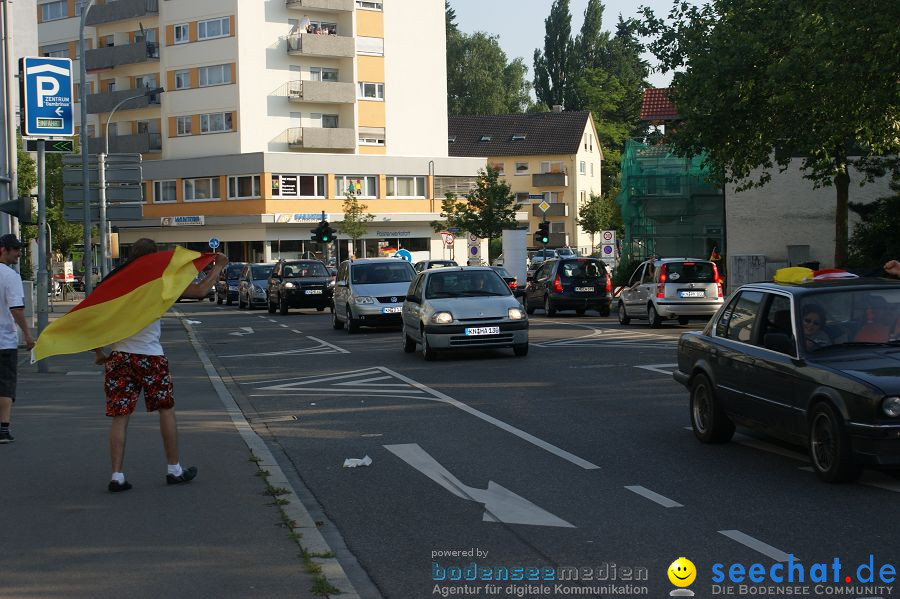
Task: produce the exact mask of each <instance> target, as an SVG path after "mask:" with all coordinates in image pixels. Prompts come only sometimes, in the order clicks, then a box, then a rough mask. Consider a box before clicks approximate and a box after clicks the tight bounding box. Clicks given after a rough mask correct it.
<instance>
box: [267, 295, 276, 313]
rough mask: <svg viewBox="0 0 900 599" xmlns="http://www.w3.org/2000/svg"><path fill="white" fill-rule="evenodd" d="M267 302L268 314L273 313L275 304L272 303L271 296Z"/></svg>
mask: <svg viewBox="0 0 900 599" xmlns="http://www.w3.org/2000/svg"><path fill="white" fill-rule="evenodd" d="M267 304H268V306H269V314H275V304H273V303H272V300H271V298H270V299H269V301H268V302H267Z"/></svg>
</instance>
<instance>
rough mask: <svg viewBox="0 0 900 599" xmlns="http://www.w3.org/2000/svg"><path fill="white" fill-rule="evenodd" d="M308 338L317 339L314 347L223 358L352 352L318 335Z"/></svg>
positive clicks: (233, 355)
mask: <svg viewBox="0 0 900 599" xmlns="http://www.w3.org/2000/svg"><path fill="white" fill-rule="evenodd" d="M307 338H308V339H312V340H313V341H316V342H317V343H318V344H317V345H315V346H313V347H300V348H297V349H286V350H284V351H273V352H262V353H256V354H231V355H228V356H222V357H223V358H250V357H265V356H292V355H297V354H349V353H350V352H349V351H347V350H346V349H342V348H340V347H338V346H336V345H333V344H331V343H328V342H327V341H322V340H321V339H318V338H316V337H309V336H308V337H307Z"/></svg>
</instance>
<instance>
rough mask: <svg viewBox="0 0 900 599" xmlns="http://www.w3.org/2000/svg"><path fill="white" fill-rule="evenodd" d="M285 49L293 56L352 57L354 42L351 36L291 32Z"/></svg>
mask: <svg viewBox="0 0 900 599" xmlns="http://www.w3.org/2000/svg"><path fill="white" fill-rule="evenodd" d="M287 51H288V54H291V55H293V56H330V57H335V58H353V56H354V55H355V54H356V44H355V40H354V39H353V38H352V37H347V36H344V35H320V34H317V33H293V34H291V35H289V36H288V37H287Z"/></svg>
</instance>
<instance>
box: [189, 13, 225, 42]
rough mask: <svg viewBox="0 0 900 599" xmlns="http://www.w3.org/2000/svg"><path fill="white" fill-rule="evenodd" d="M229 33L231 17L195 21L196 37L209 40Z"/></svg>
mask: <svg viewBox="0 0 900 599" xmlns="http://www.w3.org/2000/svg"><path fill="white" fill-rule="evenodd" d="M229 35H231V19H230V18H229V17H222V18H220V19H210V20H208V21H199V22H198V23H197V39H201V40H209V39H214V38H217V37H228V36H229Z"/></svg>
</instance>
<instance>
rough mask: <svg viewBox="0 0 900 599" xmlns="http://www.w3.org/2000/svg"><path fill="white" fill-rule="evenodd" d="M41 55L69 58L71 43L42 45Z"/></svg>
mask: <svg viewBox="0 0 900 599" xmlns="http://www.w3.org/2000/svg"><path fill="white" fill-rule="evenodd" d="M41 56H47V57H49V58H68V57H69V44H49V45H47V46H42V47H41Z"/></svg>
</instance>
